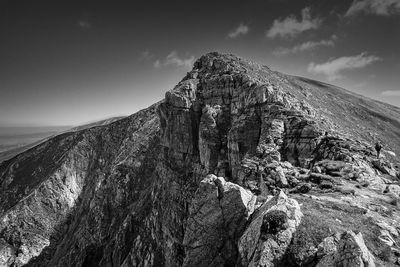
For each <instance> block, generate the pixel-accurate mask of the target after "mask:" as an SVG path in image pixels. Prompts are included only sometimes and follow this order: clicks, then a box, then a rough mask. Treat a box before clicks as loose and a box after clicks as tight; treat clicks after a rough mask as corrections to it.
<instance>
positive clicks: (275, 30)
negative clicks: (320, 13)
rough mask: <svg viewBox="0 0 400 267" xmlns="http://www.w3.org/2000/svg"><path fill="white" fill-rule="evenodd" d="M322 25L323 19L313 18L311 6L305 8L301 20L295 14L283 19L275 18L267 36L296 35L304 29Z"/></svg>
mask: <svg viewBox="0 0 400 267" xmlns="http://www.w3.org/2000/svg"><path fill="white" fill-rule="evenodd" d="M320 25H321V19H319V18H311V14H310V8H309V7H306V8H303V10H302V11H301V20H297V19H296V17H295V16H294V15H290V16H289V17H286V18H284V19H283V20H279V19H276V20H274V22H273V24H272V26H271V28H270V29H269V30H268V31H267V33H266V34H267V37H269V38H275V37H294V36H296V35H298V34H300V33H302V32H304V31H307V30H311V29H317V28H318V27H319V26H320Z"/></svg>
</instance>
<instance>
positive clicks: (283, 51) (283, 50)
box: [272, 35, 337, 56]
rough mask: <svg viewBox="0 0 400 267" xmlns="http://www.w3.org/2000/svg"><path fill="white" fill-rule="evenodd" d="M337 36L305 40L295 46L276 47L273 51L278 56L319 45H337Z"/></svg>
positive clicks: (314, 47)
mask: <svg viewBox="0 0 400 267" xmlns="http://www.w3.org/2000/svg"><path fill="white" fill-rule="evenodd" d="M336 39H337V37H336V35H332V37H331V38H330V39H327V40H321V41H317V42H316V41H308V42H304V43H301V44H298V45H295V46H293V47H290V48H288V47H279V48H277V49H275V50H274V51H273V52H272V53H273V54H274V55H276V56H280V55H287V54H295V53H299V52H304V51H309V50H314V49H317V48H318V47H322V46H331V47H333V46H335V41H336Z"/></svg>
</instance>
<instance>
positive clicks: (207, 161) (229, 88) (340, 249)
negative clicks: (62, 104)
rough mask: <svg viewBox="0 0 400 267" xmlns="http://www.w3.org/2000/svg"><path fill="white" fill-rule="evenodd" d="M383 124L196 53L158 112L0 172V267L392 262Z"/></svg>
mask: <svg viewBox="0 0 400 267" xmlns="http://www.w3.org/2000/svg"><path fill="white" fill-rule="evenodd" d="M332 98H334V100H335V101H332ZM343 118H346V120H343ZM398 118H400V110H399V109H397V108H395V107H392V106H389V105H385V104H383V103H379V102H375V101H372V100H369V99H365V98H362V97H359V96H356V95H353V94H351V93H349V92H346V91H343V90H342V89H340V88H336V87H334V86H329V85H326V84H322V83H319V82H316V81H311V80H307V79H304V78H298V77H292V76H288V75H284V74H281V73H278V72H275V71H272V70H270V69H269V68H267V67H265V66H262V65H259V64H257V63H253V62H250V61H247V60H243V59H240V58H238V57H236V56H233V55H224V54H219V53H209V54H207V55H205V56H203V57H201V58H200V59H199V60H197V61H196V63H195V64H194V67H193V70H192V71H190V72H189V73H188V74H187V75H186V76H185V77H184V78H183V80H182V81H181V82H179V83H178V85H177V86H176V87H175V88H173V89H172V90H170V91H168V92H167V93H166V95H165V100H164V101H162V102H161V103H158V104H156V105H153V106H152V107H150V108H148V109H145V110H142V111H140V112H138V113H136V114H134V115H132V116H130V117H128V118H124V119H122V120H119V121H116V122H113V123H111V124H109V125H105V126H101V127H94V128H90V129H85V130H82V131H78V132H72V133H66V134H63V135H60V136H57V137H55V138H53V139H51V140H49V141H48V142H45V143H43V144H40V145H39V146H37V147H35V148H32V149H30V150H28V151H27V152H25V153H22V154H20V155H18V156H16V157H15V158H13V159H11V160H8V161H6V162H4V163H3V164H2V165H1V166H0V190H1V194H0V203H1V204H0V266H1V265H4V266H11V265H13V266H22V265H31V266H44V265H47V266H71V265H74V266H375V265H376V266H390V265H395V264H400V258H399V257H400V248H399V247H398V246H397V242H398V241H399V240H398V238H399V233H398V231H399V230H398V229H400V225H399V224H398V222H399V219H400V218H399V216H400V213H399V209H398V199H399V193H400V186H399V180H398V179H399V178H400V177H399V176H400V174H399V170H398V168H396V166H398V162H399V158H397V157H396V156H395V155H396V154H399V153H400V143H399V142H398V140H399V137H400V122H399V120H398ZM354 125H358V126H357V127H354ZM382 129H384V131H382ZM366 131H367V132H368V133H366ZM396 138H397V139H396ZM376 140H380V141H381V142H383V143H384V144H385V145H386V146H385V150H386V151H388V150H390V151H392V152H391V153H384V154H383V157H381V158H379V159H376V156H375V152H374V150H373V143H374V142H375V141H376ZM393 155H394V156H393Z"/></svg>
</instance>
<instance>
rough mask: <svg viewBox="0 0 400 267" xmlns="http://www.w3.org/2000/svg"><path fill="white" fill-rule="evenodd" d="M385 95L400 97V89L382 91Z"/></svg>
mask: <svg viewBox="0 0 400 267" xmlns="http://www.w3.org/2000/svg"><path fill="white" fill-rule="evenodd" d="M381 95H383V96H399V97H400V90H387V91H383V92H382V93H381Z"/></svg>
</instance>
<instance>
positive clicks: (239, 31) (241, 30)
mask: <svg viewBox="0 0 400 267" xmlns="http://www.w3.org/2000/svg"><path fill="white" fill-rule="evenodd" d="M249 30H250V29H249V26H247V25H245V24H243V23H240V25H239V26H238V27H237V28H236V29H234V30H233V31H231V32H229V33H228V37H229V38H231V39H235V38H238V37H239V36H241V35H246V34H247V33H248V32H249Z"/></svg>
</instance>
